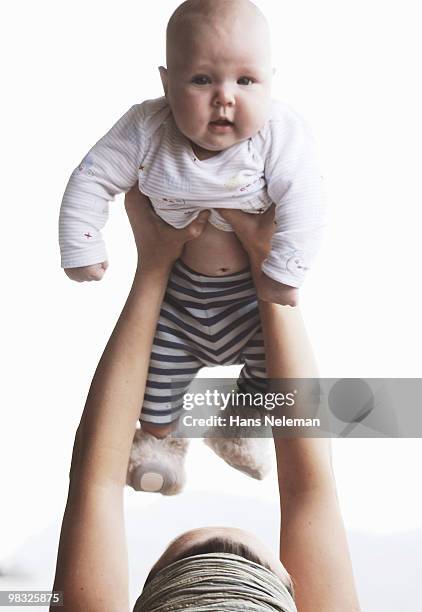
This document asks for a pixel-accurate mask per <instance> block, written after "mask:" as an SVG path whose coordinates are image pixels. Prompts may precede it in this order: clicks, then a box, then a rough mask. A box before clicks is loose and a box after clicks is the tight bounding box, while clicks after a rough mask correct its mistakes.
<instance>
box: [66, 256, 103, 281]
mask: <svg viewBox="0 0 422 612" xmlns="http://www.w3.org/2000/svg"><path fill="white" fill-rule="evenodd" d="M107 268H108V261H103V262H102V263H98V264H93V265H92V266H82V267H81V268H65V270H64V271H65V273H66V274H67V276H68V277H69V278H71V279H72V280H74V281H76V282H77V283H83V282H84V281H99V280H101V279H102V277H103V276H104V273H105V271H106V270H107Z"/></svg>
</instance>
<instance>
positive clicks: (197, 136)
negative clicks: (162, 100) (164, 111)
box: [160, 0, 272, 155]
mask: <svg viewBox="0 0 422 612" xmlns="http://www.w3.org/2000/svg"><path fill="white" fill-rule="evenodd" d="M160 74H161V79H162V82H163V87H164V92H165V95H166V97H167V100H168V102H169V105H170V107H171V110H172V113H173V117H174V120H175V122H176V125H177V127H178V128H179V130H180V131H181V132H182V133H183V134H184V135H185V136H186V137H187V138H188V139H189V140H190V142H191V144H192V146H193V149H194V150H195V151H196V152H197V154H198V155H200V154H201V152H203V151H207V152H213V153H217V152H219V151H221V150H224V149H227V148H228V147H230V146H232V145H233V144H236V143H237V142H241V141H242V140H246V139H248V138H250V137H252V136H254V135H255V134H256V133H257V132H258V131H259V130H260V129H261V128H262V127H263V125H264V124H265V121H266V119H267V117H268V113H269V108H270V100H271V80H272V67H271V51H270V33H269V28H268V24H267V21H266V19H265V17H264V16H263V14H262V13H261V11H260V10H259V9H258V7H256V6H255V5H254V4H253V3H252V2H250V1H249V0H187V1H186V2H184V3H183V4H181V5H180V6H179V7H178V8H177V9H176V11H175V12H174V13H173V15H172V16H171V18H170V21H169V23H168V26H167V68H164V67H160Z"/></svg>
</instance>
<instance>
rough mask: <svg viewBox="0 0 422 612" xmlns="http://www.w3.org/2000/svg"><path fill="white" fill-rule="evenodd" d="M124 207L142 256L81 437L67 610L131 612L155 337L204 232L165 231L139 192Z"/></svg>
mask: <svg viewBox="0 0 422 612" xmlns="http://www.w3.org/2000/svg"><path fill="white" fill-rule="evenodd" d="M125 203H126V208H127V211H128V215H129V219H130V222H131V225H132V229H133V232H134V235H135V240H136V242H137V246H138V253H139V249H141V250H142V256H141V257H140V259H139V263H138V267H137V270H136V274H135V278H134V281H133V285H132V288H131V290H130V293H129V296H128V298H127V301H126V304H125V306H124V308H123V311H122V313H121V315H120V317H119V320H118V322H117V324H116V327H115V329H114V331H113V333H112V334H111V337H110V340H109V342H108V344H107V346H106V348H105V350H104V353H103V355H102V357H101V359H100V362H99V364H98V367H97V369H96V372H95V375H94V378H93V381H92V384H91V388H90V390H89V393H88V397H87V400H86V404H85V408H84V411H83V414H82V418H81V422H80V425H79V428H78V431H77V434H76V438H75V445H74V450H73V457H72V466H71V474H70V485H69V494H68V499H67V504H66V509H65V513H64V518H63V524H62V530H61V536H60V544H59V552H58V559H57V568H56V577H55V582H54V589H55V590H58V591H63V594H64V607H63V612H79V611H80V612H124V611H125V610H128V609H129V598H128V567H127V551H126V538H125V531H124V517H123V488H124V485H125V480H126V470H127V465H128V460H129V452H130V447H131V443H132V439H133V435H134V431H135V426H136V421H137V419H138V417H139V411H140V407H141V406H142V399H143V394H144V389H145V381H146V376H147V371H148V364H149V359H150V351H151V346H152V341H153V335H154V331H155V327H156V322H157V319H158V315H159V311H160V306H161V302H162V298H163V294H164V291H165V287H166V283H167V278H168V274H169V271H170V269H171V264H172V262H173V261H174V260H175V259H177V257H178V256H179V255H180V253H181V251H182V249H183V245H184V243H185V242H186V241H187V240H190V239H192V238H195V237H197V236H198V235H199V234H200V233H201V231H202V228H203V226H204V223H205V221H206V215H204V214H202V215H201V216H200V218H198V219H197V220H196V221H195V222H194V223H193V224H191V225H190V226H189V227H188V228H186V229H184V230H174V229H173V228H170V227H169V226H166V224H164V223H163V222H161V221H160V220H159V219H158V218H155V216H154V215H153V213H151V212H150V210H149V208H148V205H147V200H146V198H145V197H143V196H142V195H141V194H140V193H139V192H138V191H137V189H135V190H132V191H131V192H130V193H129V194H128V196H127V197H126V201H125Z"/></svg>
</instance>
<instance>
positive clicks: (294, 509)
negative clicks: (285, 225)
mask: <svg viewBox="0 0 422 612" xmlns="http://www.w3.org/2000/svg"><path fill="white" fill-rule="evenodd" d="M220 213H221V214H222V216H223V217H224V218H226V219H227V221H228V222H229V223H230V224H231V225H232V226H233V228H234V230H235V231H236V234H237V236H238V237H239V239H240V240H241V242H242V244H243V246H244V248H245V250H246V251H247V252H248V254H249V257H250V261H251V267H252V273H253V275H254V278H257V277H258V276H259V275H260V273H261V265H262V261H263V259H264V258H265V257H266V255H267V253H268V249H269V245H270V240H271V235H272V232H273V230H274V224H273V216H274V211H273V210H271V209H270V210H269V211H268V212H267V213H265V214H264V215H260V216H259V217H256V216H255V215H247V214H245V213H240V212H239V211H220ZM260 312H261V321H262V326H263V333H264V341H265V349H266V362H267V375H268V378H272V379H283V378H287V379H291V378H314V377H317V376H318V372H317V366H316V362H315V359H314V356H313V351H312V347H311V344H310V342H309V339H308V336H307V333H306V329H305V325H304V322H303V319H302V316H301V313H300V310H299V309H298V308H291V307H289V306H280V305H278V304H273V303H270V302H263V301H261V302H260ZM274 443H275V449H276V457H277V469H278V482H279V490H280V506H281V530H280V534H281V536H280V558H281V561H282V563H283V564H284V566H285V567H286V569H287V571H288V572H289V573H290V574H291V576H292V579H293V583H294V586H295V594H296V602H297V608H298V612H315V610H318V612H358V611H359V610H360V608H359V602H358V598H357V594H356V590H355V584H354V578H353V572H352V566H351V561H350V556H349V550H348V544H347V539H346V534H345V529H344V525H343V520H342V516H341V512H340V508H339V504H338V499H337V492H336V484H335V479H334V474H333V469H332V463H331V444H330V440H329V439H322V438H281V437H275V440H274Z"/></svg>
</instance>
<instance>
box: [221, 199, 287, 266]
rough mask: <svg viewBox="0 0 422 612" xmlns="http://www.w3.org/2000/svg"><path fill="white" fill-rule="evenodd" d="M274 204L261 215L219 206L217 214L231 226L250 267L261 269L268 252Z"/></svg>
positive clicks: (273, 226) (272, 228) (273, 225)
mask: <svg viewBox="0 0 422 612" xmlns="http://www.w3.org/2000/svg"><path fill="white" fill-rule="evenodd" d="M274 211H275V205H274V204H272V205H271V206H270V207H269V209H268V210H266V211H265V212H264V213H263V214H262V215H251V214H250V213H245V212H243V211H241V210H233V209H231V208H219V209H218V212H219V214H220V215H221V216H222V217H223V219H225V220H226V221H227V222H228V223H230V225H231V226H232V227H233V229H234V232H235V234H236V236H237V237H238V238H239V240H240V242H241V243H242V246H243V248H244V249H245V251H246V252H247V254H248V256H249V260H250V262H251V266H252V269H253V270H254V269H255V268H256V269H257V270H259V271H261V266H262V263H263V261H264V259H265V258H266V257H267V255H268V253H269V252H270V245H271V238H272V237H273V234H274V230H275V221H274Z"/></svg>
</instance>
